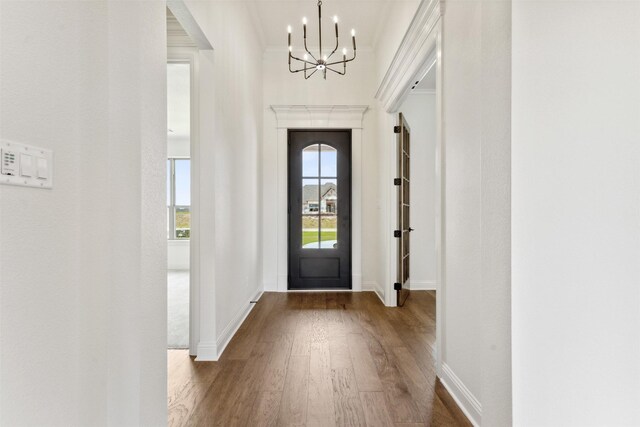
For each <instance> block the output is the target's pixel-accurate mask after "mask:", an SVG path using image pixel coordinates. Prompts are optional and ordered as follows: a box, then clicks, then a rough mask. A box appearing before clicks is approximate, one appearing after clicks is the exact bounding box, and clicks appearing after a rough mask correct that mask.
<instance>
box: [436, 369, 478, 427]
mask: <svg viewBox="0 0 640 427" xmlns="http://www.w3.org/2000/svg"><path fill="white" fill-rule="evenodd" d="M440 382H442V385H444V387H445V388H446V389H447V391H448V392H449V394H450V395H451V397H453V400H455V401H456V403H457V404H458V406H459V407H460V409H461V410H462V412H464V414H465V415H466V416H467V418H469V421H471V424H473V425H474V426H476V427H478V426H479V425H480V421H481V420H482V405H481V404H480V401H479V400H478V398H476V397H475V396H474V395H473V393H471V391H470V390H469V389H468V388H467V386H465V385H464V383H463V382H462V381H461V380H460V378H458V376H457V375H456V374H455V373H454V372H453V370H452V369H451V368H450V367H449V365H447V364H446V363H443V364H442V376H441V377H440Z"/></svg>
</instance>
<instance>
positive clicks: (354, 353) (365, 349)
mask: <svg viewBox="0 0 640 427" xmlns="http://www.w3.org/2000/svg"><path fill="white" fill-rule="evenodd" d="M347 342H348V346H349V354H350V355H351V363H352V365H353V370H354V372H355V375H356V381H357V382H358V390H359V391H382V390H383V388H382V382H381V381H380V378H379V377H378V371H377V370H376V365H375V363H374V362H373V357H372V356H371V353H370V352H369V346H368V345H367V342H366V341H365V340H364V338H362V335H361V334H349V335H348V336H347Z"/></svg>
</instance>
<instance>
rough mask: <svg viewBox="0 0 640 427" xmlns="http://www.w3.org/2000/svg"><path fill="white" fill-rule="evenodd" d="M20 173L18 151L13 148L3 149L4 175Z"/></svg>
mask: <svg viewBox="0 0 640 427" xmlns="http://www.w3.org/2000/svg"><path fill="white" fill-rule="evenodd" d="M17 174H18V153H17V152H16V151H15V150H13V149H11V148H3V149H2V175H17Z"/></svg>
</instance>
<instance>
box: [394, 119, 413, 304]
mask: <svg viewBox="0 0 640 427" xmlns="http://www.w3.org/2000/svg"><path fill="white" fill-rule="evenodd" d="M396 132H397V138H396V139H397V150H398V155H397V158H398V175H397V176H398V178H397V179H396V181H395V184H396V186H397V189H398V190H397V194H398V228H397V229H396V231H395V237H396V238H397V239H398V276H397V277H398V279H397V280H398V281H397V282H396V285H395V288H396V290H397V297H398V307H402V306H403V305H404V303H405V301H406V300H407V298H408V297H409V294H410V292H411V275H410V269H411V262H410V259H411V258H410V254H411V232H412V231H413V229H412V228H411V226H410V224H411V222H410V221H411V197H410V196H411V187H410V186H411V130H410V129H409V125H408V124H407V121H406V119H405V118H404V115H403V114H402V113H400V116H399V117H398V126H397V127H396Z"/></svg>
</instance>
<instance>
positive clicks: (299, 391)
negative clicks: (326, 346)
mask: <svg viewBox="0 0 640 427" xmlns="http://www.w3.org/2000/svg"><path fill="white" fill-rule="evenodd" d="M308 392H309V356H291V359H290V360H289V366H288V369H287V378H286V381H285V385H284V391H283V393H282V400H281V402H280V412H279V413H278V422H277V425H278V426H303V425H305V424H306V422H307V396H308Z"/></svg>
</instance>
